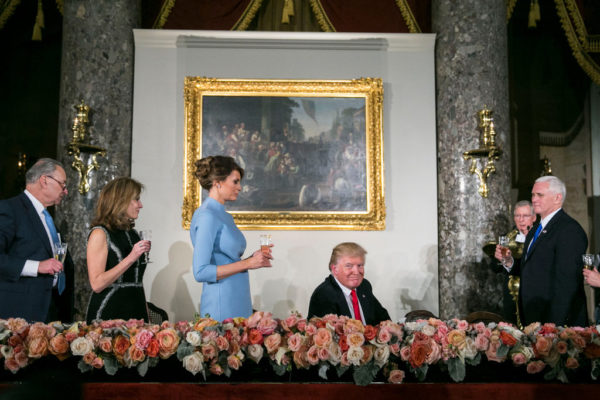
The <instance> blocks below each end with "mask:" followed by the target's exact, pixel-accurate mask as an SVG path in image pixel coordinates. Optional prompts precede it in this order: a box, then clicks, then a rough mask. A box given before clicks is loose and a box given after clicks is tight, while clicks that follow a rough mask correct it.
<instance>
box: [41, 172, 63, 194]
mask: <svg viewBox="0 0 600 400" xmlns="http://www.w3.org/2000/svg"><path fill="white" fill-rule="evenodd" d="M44 176H45V177H46V178H50V179H52V180H53V181H54V182H56V183H58V184H59V185H60V187H61V189H62V190H63V192H64V191H65V190H67V182H61V181H59V180H58V179H56V178H55V177H53V176H51V175H44Z"/></svg>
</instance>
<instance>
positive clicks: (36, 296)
mask: <svg viewBox="0 0 600 400" xmlns="http://www.w3.org/2000/svg"><path fill="white" fill-rule="evenodd" d="M25 179H26V189H25V191H24V192H23V193H21V194H19V195H18V196H15V197H13V198H10V199H6V200H1V201H0V318H10V317H20V318H24V319H26V320H28V321H41V322H44V321H46V322H50V321H54V320H62V321H66V322H69V321H70V320H71V318H72V307H73V291H72V288H73V262H72V261H71V258H70V257H69V255H68V254H67V257H66V259H65V264H64V265H63V263H62V262H60V261H59V260H57V259H55V258H54V250H53V249H54V246H53V245H54V243H57V242H59V241H60V237H59V234H58V232H57V230H56V226H55V225H54V220H53V219H52V216H50V214H49V213H48V210H47V207H50V206H53V205H56V204H59V203H60V202H61V200H62V198H63V197H64V196H66V195H67V193H68V190H67V183H66V180H67V176H66V174H65V170H64V168H63V167H62V165H61V164H60V163H59V162H58V161H55V160H52V159H49V158H42V159H40V160H38V161H37V162H36V163H35V165H34V166H33V167H31V168H30V169H29V171H27V174H26V175H25Z"/></svg>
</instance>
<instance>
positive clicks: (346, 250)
mask: <svg viewBox="0 0 600 400" xmlns="http://www.w3.org/2000/svg"><path fill="white" fill-rule="evenodd" d="M365 254H367V251H366V250H365V249H363V248H362V246H361V245H359V244H358V243H354V242H344V243H340V244H338V245H337V246H335V247H334V248H333V251H332V252H331V258H330V259H329V269H331V266H332V265H335V264H337V262H338V260H339V259H340V258H341V257H345V256H346V257H362V258H363V259H364V258H365Z"/></svg>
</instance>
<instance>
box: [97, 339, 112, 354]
mask: <svg viewBox="0 0 600 400" xmlns="http://www.w3.org/2000/svg"><path fill="white" fill-rule="evenodd" d="M98 348H100V351H103V352H105V353H111V352H112V340H111V338H109V337H108V336H103V337H101V338H100V340H98Z"/></svg>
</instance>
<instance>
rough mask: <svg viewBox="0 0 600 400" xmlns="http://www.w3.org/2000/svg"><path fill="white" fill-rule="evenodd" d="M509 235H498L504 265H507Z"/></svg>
mask: <svg viewBox="0 0 600 400" xmlns="http://www.w3.org/2000/svg"><path fill="white" fill-rule="evenodd" d="M508 243H509V239H508V236H500V237H498V244H499V245H500V246H501V247H502V248H501V249H500V251H501V252H502V265H503V266H506V259H507V258H508V250H509V249H508Z"/></svg>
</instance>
